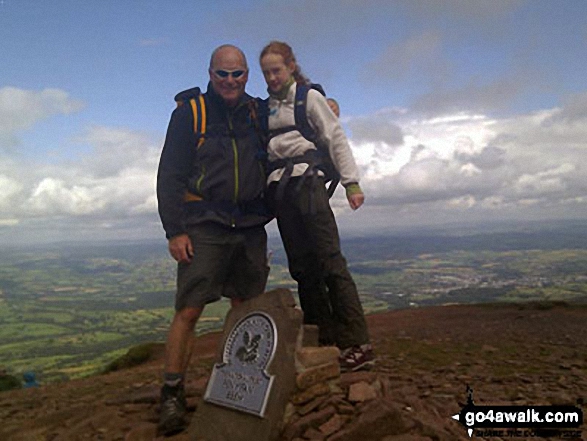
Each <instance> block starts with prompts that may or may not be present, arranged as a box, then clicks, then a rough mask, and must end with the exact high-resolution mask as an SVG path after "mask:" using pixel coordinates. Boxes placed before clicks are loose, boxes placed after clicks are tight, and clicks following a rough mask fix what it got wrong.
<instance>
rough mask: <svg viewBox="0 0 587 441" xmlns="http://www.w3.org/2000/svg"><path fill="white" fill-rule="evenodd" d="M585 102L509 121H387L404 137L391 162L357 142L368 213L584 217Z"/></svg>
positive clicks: (459, 117) (395, 117)
mask: <svg viewBox="0 0 587 441" xmlns="http://www.w3.org/2000/svg"><path fill="white" fill-rule="evenodd" d="M581 100H582V96H578V97H576V99H571V100H569V103H571V105H570V107H568V108H556V109H551V110H544V111H541V112H536V113H531V114H526V115H519V116H515V117H510V118H504V119H498V118H490V117H487V116H484V115H482V114H472V115H467V114H465V113H463V112H461V113H459V114H456V115H450V114H448V115H444V116H442V117H435V118H421V117H420V118H415V117H413V114H412V113H411V112H406V113H403V114H401V113H395V114H389V118H390V119H389V121H388V123H389V124H390V125H391V126H394V127H398V128H399V129H400V130H401V132H402V133H403V134H404V137H403V140H404V143H403V144H402V145H401V146H399V147H398V146H396V147H395V150H394V152H393V155H389V156H387V157H385V158H382V156H381V154H380V153H379V152H378V150H377V146H378V145H380V144H377V143H373V142H361V141H360V138H359V141H355V140H354V139H353V140H351V142H352V146H353V151H354V152H355V157H356V159H357V162H358V164H359V166H360V168H361V170H362V171H363V179H362V183H361V185H362V186H363V188H364V189H365V192H366V196H367V205H366V206H365V210H366V212H368V213H373V210H375V211H378V212H384V211H386V210H387V211H388V212H389V216H395V217H396V218H403V219H408V218H409V217H410V216H414V215H415V213H420V214H421V215H422V216H429V215H430V213H431V210H433V211H432V212H433V213H442V216H440V215H439V216H440V217H443V218H448V217H450V216H452V217H453V220H457V221H458V220H459V219H462V218H463V217H466V216H467V215H471V216H473V215H474V216H478V217H480V218H491V216H502V215H504V214H505V213H507V214H508V215H510V216H515V215H516V213H518V215H522V213H524V212H525V211H527V210H529V209H530V207H531V210H532V213H533V215H536V213H538V212H540V213H541V214H542V216H543V217H546V218H548V217H549V216H552V217H560V216H564V215H568V216H569V217H573V216H577V215H578V213H580V212H583V216H584V215H585V214H587V205H586V204H585V202H586V201H587V124H577V119H578V118H582V116H581V115H582V110H581V109H582V107H581V106H577V105H576V103H577V102H582V101H581ZM571 115H573V116H572V117H571ZM378 124H380V123H378ZM349 125H350V126H352V121H349ZM376 133H377V132H374V134H373V136H376ZM337 204H338V205H337V206H340V205H342V204H340V202H337ZM450 213H452V215H451V214H450ZM483 213H484V214H483ZM369 216H371V214H370V215H369ZM434 217H435V216H433V218H434Z"/></svg>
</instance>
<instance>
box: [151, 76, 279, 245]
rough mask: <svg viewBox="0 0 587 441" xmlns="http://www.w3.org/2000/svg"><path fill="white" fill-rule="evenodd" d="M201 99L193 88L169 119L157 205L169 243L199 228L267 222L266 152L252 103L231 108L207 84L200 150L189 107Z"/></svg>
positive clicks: (180, 96)
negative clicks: (254, 121) (265, 195)
mask: <svg viewBox="0 0 587 441" xmlns="http://www.w3.org/2000/svg"><path fill="white" fill-rule="evenodd" d="M199 93H200V90H199V89H198V88H194V89H189V90H186V91H184V92H181V93H179V94H178V95H177V96H176V97H175V100H176V101H177V102H178V103H182V102H184V101H185V102H186V103H185V104H183V105H180V106H178V107H177V108H176V109H175V110H174V111H173V114H172V115H171V120H170V122H169V127H168V129H167V136H166V138H165V144H164V146H163V151H162V153H161V159H160V162H159V171H158V173H157V199H158V204H159V216H160V217H161V222H162V223H163V229H164V230H165V234H166V237H167V238H168V239H169V238H171V237H174V236H177V235H179V234H183V233H187V231H188V228H189V227H190V226H192V225H195V224H198V223H202V222H213V223H216V224H220V225H225V226H228V227H234V228H248V227H254V226H261V225H264V224H266V223H267V222H268V221H269V220H270V219H271V217H270V216H269V214H268V212H267V210H266V207H265V203H264V199H263V196H264V190H265V168H264V163H263V152H264V150H263V146H262V145H261V141H260V137H259V132H258V130H256V129H255V125H254V124H253V122H252V119H251V112H250V110H249V102H250V101H251V100H253V98H252V97H251V96H249V95H247V94H245V95H244V96H243V97H242V98H241V100H240V101H239V104H238V105H237V106H235V107H234V108H229V107H227V106H226V104H225V102H224V100H223V99H222V98H221V97H220V96H219V95H218V94H217V93H216V92H214V90H213V88H212V86H211V84H208V89H207V91H206V93H204V94H203V97H204V100H205V103H206V121H207V124H206V134H205V136H204V141H203V144H201V145H200V146H199V147H198V141H199V137H198V136H197V135H196V134H195V133H194V117H193V111H192V107H191V106H190V105H189V104H187V101H188V100H189V99H190V98H192V97H197V96H198V95H199ZM186 104H187V105H186ZM186 195H187V197H186Z"/></svg>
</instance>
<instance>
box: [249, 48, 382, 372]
mask: <svg viewBox="0 0 587 441" xmlns="http://www.w3.org/2000/svg"><path fill="white" fill-rule="evenodd" d="M259 60H260V64H261V70H262V71H263V76H264V77H265V81H266V82H267V86H268V92H269V122H268V124H269V133H270V141H269V145H268V148H267V149H268V154H269V162H270V168H271V162H273V163H274V164H279V165H278V167H281V168H277V169H276V170H274V171H272V172H271V173H270V175H269V177H268V183H269V188H268V200H269V203H270V205H271V206H272V208H273V210H274V212H275V215H276V218H277V225H278V227H279V232H280V234H281V238H282V241H283V245H284V248H285V252H286V254H287V258H288V263H289V271H290V274H291V276H292V277H293V278H294V280H296V281H297V282H298V293H299V297H300V304H301V307H302V309H303V311H304V321H305V322H306V323H312V324H316V325H318V327H319V330H320V342H321V343H322V344H332V343H334V344H336V346H338V347H339V349H340V350H341V358H340V363H341V369H342V370H343V371H353V370H358V369H365V368H368V367H370V366H372V365H373V363H374V358H375V357H374V355H373V350H372V348H371V344H370V343H369V335H368V332H367V325H366V322H365V315H364V313H363V308H362V306H361V302H360V300H359V296H358V293H357V288H356V286H355V283H354V281H353V279H352V277H351V275H350V273H349V271H348V268H347V264H346V260H345V258H344V257H343V255H342V254H341V250H340V240H339V236H338V228H337V226H336V221H335V219H334V214H333V213H332V209H331V208H330V204H329V201H328V195H327V193H326V188H325V186H324V178H323V173H322V172H321V171H320V170H318V169H317V168H315V167H313V164H312V160H310V161H308V162H300V156H302V155H303V157H304V160H305V158H308V153H310V154H311V153H312V151H317V147H316V145H314V144H313V143H312V142H310V141H308V140H307V139H306V138H304V136H302V134H301V133H300V132H299V131H298V130H296V128H295V118H294V102H295V99H294V98H295V95H296V88H297V86H298V85H300V84H309V80H308V79H307V78H306V77H305V76H304V75H303V74H302V73H301V70H300V67H299V66H298V65H297V63H296V59H295V57H294V54H293V51H292V49H291V47H290V46H289V45H287V44H286V43H283V42H278V41H273V42H271V43H270V44H268V45H267V46H266V47H265V48H264V49H263V51H262V52H261V55H260V57H259ZM306 113H307V119H308V122H309V124H310V125H311V126H312V128H313V129H314V130H315V132H316V134H317V138H318V142H320V143H322V144H323V145H324V146H326V147H327V150H328V153H329V154H330V157H331V159H332V162H333V164H334V166H335V168H336V169H337V171H338V172H339V174H340V176H341V183H342V185H343V186H344V187H345V189H346V195H347V199H348V202H349V205H350V207H351V208H352V209H353V210H356V209H357V208H359V207H360V206H361V205H362V204H363V201H364V195H363V192H362V190H361V187H360V186H359V174H358V170H357V166H356V164H355V160H354V158H353V155H352V152H351V149H350V146H349V144H348V141H347V139H346V136H345V134H344V131H343V129H342V127H341V125H340V123H339V121H338V119H337V117H336V116H335V115H334V113H333V112H332V110H330V107H329V105H328V103H327V101H326V98H324V97H323V96H322V95H321V94H320V93H319V92H318V91H316V90H313V89H311V90H310V91H309V92H308V96H307V104H306ZM272 133H273V134H275V136H273V137H271V134H272ZM288 162H289V164H288ZM310 164H312V165H310ZM273 168H276V167H275V166H274V167H273ZM285 170H287V172H285ZM284 172H285V180H284V182H282V183H280V182H279V181H280V180H281V178H282V176H284ZM290 175H291V177H290ZM308 176H310V177H311V178H310V179H306V177H308Z"/></svg>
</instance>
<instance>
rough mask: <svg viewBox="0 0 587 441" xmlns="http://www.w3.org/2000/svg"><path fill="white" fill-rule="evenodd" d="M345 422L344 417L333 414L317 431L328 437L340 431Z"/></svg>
mask: <svg viewBox="0 0 587 441" xmlns="http://www.w3.org/2000/svg"><path fill="white" fill-rule="evenodd" d="M345 422H346V419H345V418H344V417H342V416H340V415H339V414H334V415H333V416H332V418H330V419H329V420H328V421H326V422H325V423H324V424H322V425H321V426H320V427H319V430H320V432H322V433H323V434H324V435H326V436H329V435H332V434H333V433H334V432H336V431H338V430H340V428H341V427H342V426H344V423H345Z"/></svg>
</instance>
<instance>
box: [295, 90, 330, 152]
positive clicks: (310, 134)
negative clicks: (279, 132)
mask: <svg viewBox="0 0 587 441" xmlns="http://www.w3.org/2000/svg"><path fill="white" fill-rule="evenodd" d="M310 89H314V90H317V91H318V92H320V93H321V94H322V95H324V96H326V93H325V92H324V89H323V88H322V86H321V85H320V84H298V85H297V86H296V97H295V103H294V117H295V122H296V127H297V129H298V131H299V132H300V133H301V134H302V136H303V137H304V138H306V139H307V140H308V141H310V142H313V143H314V144H316V136H317V134H316V131H315V130H314V129H313V128H312V126H311V125H310V123H309V121H308V113H307V107H308V92H309V91H310Z"/></svg>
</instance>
